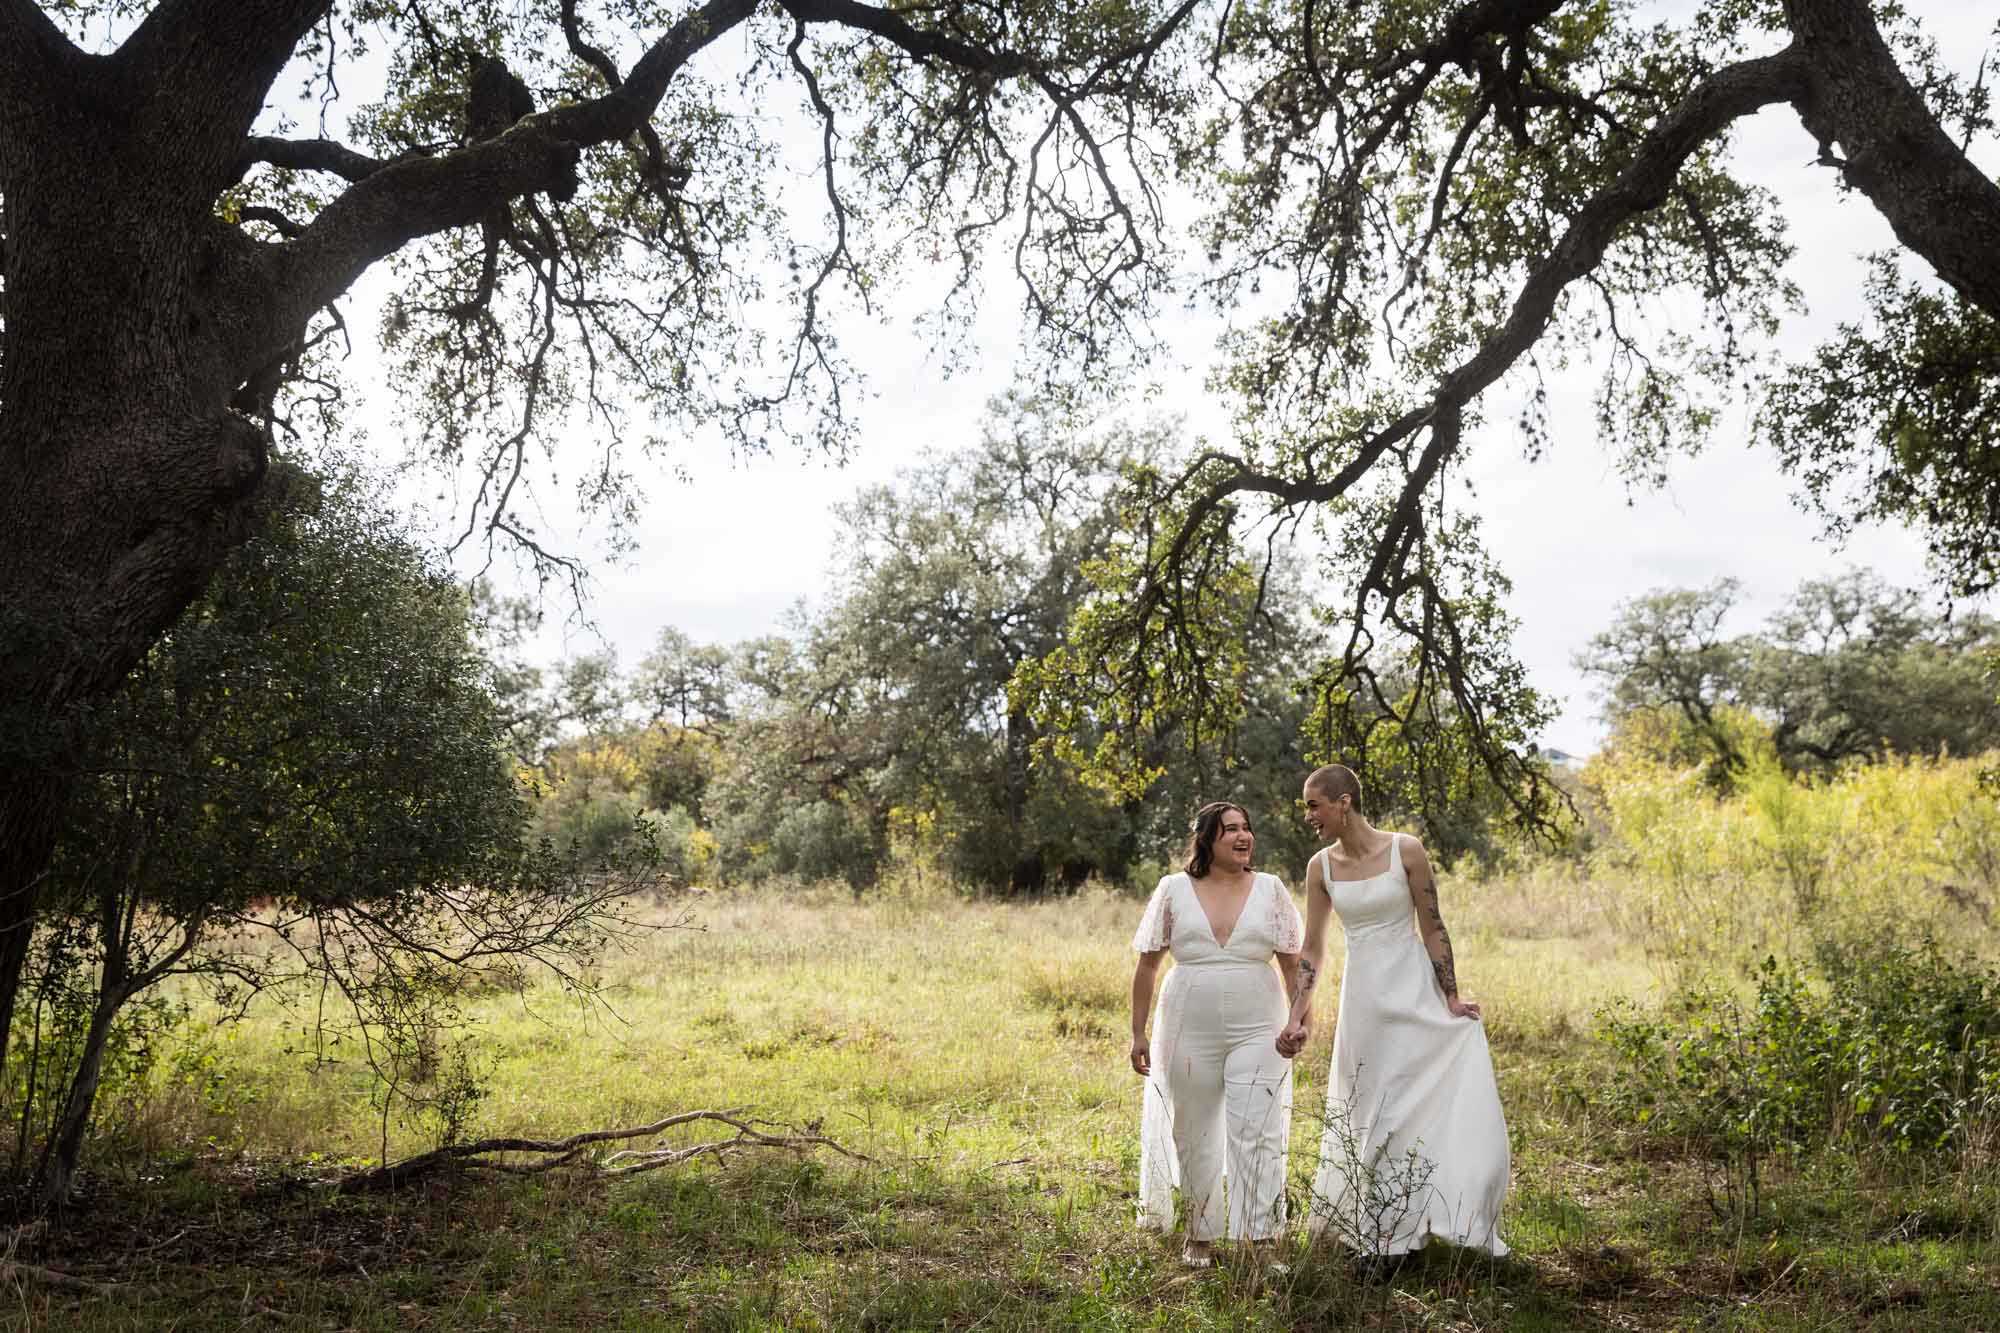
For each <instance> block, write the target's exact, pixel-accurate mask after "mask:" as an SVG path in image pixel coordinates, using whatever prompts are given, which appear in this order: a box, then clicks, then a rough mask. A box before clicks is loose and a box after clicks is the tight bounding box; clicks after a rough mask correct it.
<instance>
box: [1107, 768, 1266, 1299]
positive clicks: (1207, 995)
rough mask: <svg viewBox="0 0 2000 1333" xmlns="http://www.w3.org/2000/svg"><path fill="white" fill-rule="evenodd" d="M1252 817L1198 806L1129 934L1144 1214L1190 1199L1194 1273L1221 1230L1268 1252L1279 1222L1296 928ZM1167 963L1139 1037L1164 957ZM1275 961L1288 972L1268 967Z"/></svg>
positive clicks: (1167, 1211)
mask: <svg viewBox="0 0 2000 1333" xmlns="http://www.w3.org/2000/svg"><path fill="white" fill-rule="evenodd" d="M1256 841H1257V840H1256V834H1255V833H1254V832H1253V831H1252V829H1251V827H1250V816H1249V815H1248V814H1246V813H1245V812H1244V810H1243V807H1242V806H1240V805H1232V804H1230V803H1228V802H1226V801H1217V802H1214V803H1213V804H1210V805H1205V806H1203V807H1202V808H1201V809H1200V810H1199V811H1198V812H1196V814H1195V818H1194V827H1193V832H1192V836H1191V837H1190V838H1189V839H1188V848H1187V860H1186V864H1185V866H1184V868H1183V869H1182V870H1181V871H1180V872H1179V873H1176V874H1172V875H1168V876H1166V877H1165V878H1164V879H1162V880H1161V881H1160V884H1159V887H1158V888H1156V889H1154V890H1153V897H1152V899H1151V901H1149V902H1148V903H1147V904H1146V914H1145V916H1144V917H1143V918H1142V919H1141V920H1140V922H1139V929H1138V931H1137V933H1136V934H1134V935H1133V937H1132V947H1133V948H1134V949H1136V950H1137V951H1138V953H1139V965H1138V968H1137V970H1136V971H1134V973H1133V975H1132V1068H1133V1071H1134V1072H1136V1073H1138V1074H1139V1075H1140V1076H1141V1077H1143V1078H1144V1079H1145V1080H1146V1103H1145V1110H1144V1113H1143V1114H1142V1115H1141V1117H1140V1129H1139V1218H1140V1221H1141V1222H1142V1223H1144V1224H1146V1225H1149V1226H1153V1227H1157V1228H1159V1229H1160V1230H1161V1231H1166V1230H1168V1229H1169V1228H1171V1227H1172V1226H1173V1220H1174V1202H1173V1192H1174V1189H1175V1188H1176V1187H1178V1188H1179V1189H1180V1190H1181V1192H1182V1194H1183V1195H1184V1196H1185V1197H1186V1199H1187V1204H1188V1230H1187V1244H1186V1247H1185V1248H1184V1249H1183V1250H1182V1259H1183V1260H1184V1262H1186V1263H1188V1264H1190V1265H1192V1266H1194V1267H1197V1268H1200V1267H1206V1266H1207V1265H1208V1264H1209V1263H1210V1262H1211V1261H1212V1260H1211V1255H1210V1245H1211V1243H1212V1242H1213V1241H1215V1240H1216V1239H1217V1238H1218V1237H1220V1236H1221V1235H1222V1234H1224V1215H1223V1214H1224V1208H1223V1204H1224V1200H1223V1177H1224V1176H1225V1175H1226V1176H1227V1177H1228V1181H1229V1192H1228V1217H1227V1224H1228V1225H1227V1234H1228V1236H1229V1238H1230V1239H1231V1240H1236V1241H1248V1242H1249V1243H1250V1244H1251V1245H1252V1246H1253V1247H1254V1248H1255V1249H1256V1251H1257V1254H1258V1257H1259V1258H1260V1259H1263V1260H1266V1261H1268V1260H1269V1259H1270V1258H1271V1257H1272V1256H1273V1253H1274V1251H1275V1247H1276V1243H1277V1237H1278V1236H1279V1235H1280V1234H1281V1233H1282V1231H1283V1229H1284V1223H1285V1150H1286V1148H1287V1146H1288V1145H1289V1143H1290V1139H1291V1126H1292V1076H1291V1065H1290V1062H1289V1061H1288V1060H1286V1059H1285V1058H1284V1056H1282V1055H1280V1054H1279V1053H1278V1049H1277V1044H1276V1038H1277V1036H1278V1033H1279V1031H1280V1030H1281V1029H1282V1028H1283V1027H1284V1025H1285V1015H1286V1012H1287V1009H1288V1008H1289V1005H1288V1002H1287V1001H1288V997H1290V996H1293V995H1295V994H1296V993H1297V984H1298V958H1299V949H1300V947H1301V945H1302V943H1303V941H1304V938H1305V927H1304V924H1303V923H1302V922H1301V921H1300V920H1299V911H1298V908H1297V907H1295V906H1293V904H1292V895H1291V894H1290V893H1289V892H1287V891H1286V889H1285V886H1284V884H1283V883H1282V882H1281V881H1280V880H1279V879H1278V877H1277V876H1275V875H1265V874H1259V873H1257V872H1255V871H1253V870H1251V868H1250V860H1251V856H1252V854H1253V853H1254V852H1255V850H1256ZM1169 953H1171V954H1172V955H1173V958H1174V968H1173V970H1172V971H1170V972H1169V973H1168V974H1167V979H1166V983H1165V985H1164V986H1163V987H1162V988H1161V990H1160V1012H1159V1014H1158V1016H1157V1018H1156V1019H1155V1021H1154V1023H1153V1034H1152V1037H1151V1039H1150V1040H1148V1038H1147V1036H1146V1015H1147V1012H1148V1010H1150V1009H1151V1008H1152V1002H1153V990H1154V983H1155V982H1156V981H1157V980H1158V978H1159V972H1160V964H1161V962H1162V960H1163V959H1165V957H1166V956H1167V955H1168V954H1169ZM1273 958H1276V959H1277V961H1278V964H1279V968H1280V969H1281V970H1282V972H1283V976H1284V984H1283V985H1282V986H1280V984H1279V973H1278V972H1276V971H1273V970H1272V967H1271V960H1272V959H1273Z"/></svg>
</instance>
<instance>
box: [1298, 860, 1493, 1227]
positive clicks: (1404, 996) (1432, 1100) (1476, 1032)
mask: <svg viewBox="0 0 2000 1333" xmlns="http://www.w3.org/2000/svg"><path fill="white" fill-rule="evenodd" d="M1392 836H1393V837H1394V842H1393V843H1392V845H1391V847H1390V851H1389V868H1388V869H1387V870H1385V871H1383V872H1382V873H1381V874H1379V875H1376V876H1374V877H1372V878H1369V879H1363V880H1352V881H1349V882H1347V883H1335V882H1334V881H1333V879H1332V877H1331V876H1330V875H1327V876H1326V884H1327V888H1328V892H1329V894H1330V896H1331V898H1332V900H1333V910H1334V912H1335V914H1336V915H1338V917H1339V918H1340V926H1341V930H1342V932H1343V933H1345V935H1346V936H1347V966H1346V970H1345V971H1344V972H1343V973H1342V975H1341V979H1340V1018H1339V1025H1338V1026H1337V1027H1336V1028H1335V1029H1334V1037H1333V1072H1332V1077H1331V1078H1330V1079H1329V1080H1328V1086H1327V1100H1326V1129H1325V1133H1324V1134H1323V1136H1322V1138H1321V1141H1320V1153H1319V1171H1318V1174H1317V1176H1316V1177H1315V1179H1314V1182H1313V1197H1312V1216H1311V1222H1310V1227H1311V1231H1312V1234H1313V1235H1314V1236H1316V1237H1317V1236H1327V1237H1330V1238H1333V1239H1337V1240H1340V1241H1342V1242H1344V1243H1345V1244H1347V1245H1348V1246H1350V1247H1351V1248H1353V1249H1355V1250H1358V1251H1360V1252H1361V1253H1363V1254H1405V1253H1408V1252H1409V1251H1411V1250H1414V1249H1417V1248H1419V1247H1420V1246H1422V1245H1423V1244H1424V1242H1425V1241H1426V1240H1427V1239H1428V1238H1430V1237H1432V1236H1437V1237H1439V1238H1441V1239H1443V1240H1448V1241H1451V1242H1453V1243H1454V1244H1458V1245H1469V1246H1473V1247H1476V1248H1478V1249H1482V1250H1485V1251H1487V1252H1489V1253H1491V1254H1496V1255H1500V1254H1505V1253H1507V1246H1506V1245H1505V1243H1503V1242H1502V1241H1501V1239H1500V1230H1499V1222H1500V1202H1501V1199H1502V1198H1503V1197H1504V1196H1505V1195H1506V1193H1507V1170H1508V1161H1507V1121H1506V1117H1505V1116H1504V1115H1503V1114H1502V1112H1501V1110H1500V1093H1499V1089H1498V1088H1497V1087H1496V1086H1495V1085H1494V1081H1493V1057H1492V1055H1491V1054H1490V1053H1489V1052H1488V1051H1487V1049H1486V1031H1485V1029H1484V1028H1483V1027H1481V1026H1480V1024H1479V1022H1478V1020H1476V1019H1470V1018H1458V1017H1455V1016H1454V1015H1453V1014H1452V1013H1451V1011H1450V1010H1449V1009H1447V1008H1445V1001H1444V992H1443V990H1442V989H1440V987H1439V985H1438V981H1437V977H1436V974H1435V973H1434V972H1433V971H1432V970H1431V959H1430V955H1429V954H1428V953H1426V952H1425V951H1424V946H1423V941H1422V939H1421V938H1420V937H1419V936H1418V935H1417V933H1416V929H1415V919H1414V918H1415V904H1414V902H1413V900H1412V898H1411V896H1410V881H1409V879H1408V877H1407V876H1406V875H1405V874H1404V871H1403V848H1402V841H1403V840H1402V836H1401V835H1400V834H1397V835H1392ZM1326 869H1327V866H1326V865H1322V866H1321V871H1322V873H1323V874H1324V872H1325V871H1326Z"/></svg>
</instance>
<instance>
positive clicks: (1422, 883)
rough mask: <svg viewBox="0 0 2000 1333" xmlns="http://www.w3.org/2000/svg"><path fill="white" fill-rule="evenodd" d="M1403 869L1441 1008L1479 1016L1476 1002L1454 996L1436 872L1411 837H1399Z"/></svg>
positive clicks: (1454, 969) (1455, 985) (1452, 969)
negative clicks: (1408, 882) (1435, 978)
mask: <svg viewBox="0 0 2000 1333" xmlns="http://www.w3.org/2000/svg"><path fill="white" fill-rule="evenodd" d="M1398 836H1401V835H1398ZM1403 873H1404V874H1405V875H1406V876H1408V878H1409V881H1410V897H1411V899H1412V900H1413V901H1414V902H1415V903H1416V908H1417V933H1418V934H1419V935H1421V936H1423V940H1424V952H1425V953H1427V954H1429V955H1430V959H1431V971H1432V973H1433V974H1435V975H1436V977H1437V983H1438V989H1439V990H1441V991H1443V992H1444V1004H1445V1008H1447V1009H1449V1010H1451V1012H1452V1013H1453V1014H1455V1015H1457V1016H1458V1017H1460V1018H1477V1017H1479V1006H1478V1005H1476V1004H1473V1003H1471V1002H1470V1001H1467V1000H1462V999H1460V998H1459V996H1458V969H1457V967H1456V965H1455V964H1454V962H1453V960H1452V956H1451V932H1449V931H1447V930H1446V929H1445V928H1444V913H1442V912H1440V911H1439V910H1438V890H1437V876H1436V875H1435V874H1433V873H1432V871H1431V858H1430V856H1429V855H1428V854H1427V853H1426V852H1425V851H1424V845H1423V844H1422V843H1421V842H1418V841H1417V840H1416V839H1415V838H1411V837H1404V838H1403Z"/></svg>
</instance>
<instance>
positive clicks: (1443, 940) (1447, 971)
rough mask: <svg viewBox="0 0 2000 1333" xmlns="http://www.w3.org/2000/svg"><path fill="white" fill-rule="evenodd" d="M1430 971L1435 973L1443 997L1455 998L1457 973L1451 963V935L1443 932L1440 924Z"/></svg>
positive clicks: (1456, 996)
mask: <svg viewBox="0 0 2000 1333" xmlns="http://www.w3.org/2000/svg"><path fill="white" fill-rule="evenodd" d="M1431 971H1433V972H1435V973H1437V979H1438V989H1439V990H1442V991H1443V992H1444V997H1445V999H1447V1000H1455V999H1457V998H1458V975H1457V973H1456V972H1455V971H1454V969H1453V968H1452V963H1451V936H1449V935H1447V934H1445V933H1444V928H1443V927H1442V926H1440V927H1439V928H1438V953H1437V956H1435V957H1433V958H1432V959H1431Z"/></svg>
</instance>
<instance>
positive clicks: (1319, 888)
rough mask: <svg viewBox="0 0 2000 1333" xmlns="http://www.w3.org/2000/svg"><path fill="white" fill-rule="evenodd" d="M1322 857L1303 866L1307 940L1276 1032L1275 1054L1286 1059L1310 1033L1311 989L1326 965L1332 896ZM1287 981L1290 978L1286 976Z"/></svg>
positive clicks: (1300, 953)
mask: <svg viewBox="0 0 2000 1333" xmlns="http://www.w3.org/2000/svg"><path fill="white" fill-rule="evenodd" d="M1323 866H1324V859H1323V858H1321V857H1319V856H1315V857H1313V859H1312V861H1311V862H1310V863H1308V864H1307V866H1306V941H1305V947H1303V948H1301V949H1300V950H1299V953H1298V965H1297V969H1296V970H1297V972H1298V980H1297V982H1296V983H1295V984H1288V985H1287V986H1286V990H1287V992H1288V993H1289V994H1290V996H1291V1000H1292V1012H1291V1014H1290V1016H1289V1017H1288V1018H1287V1019H1286V1021H1285V1027H1284V1030H1283V1031H1282V1032H1280V1033H1279V1034H1278V1054H1280V1055H1282V1056H1284V1057H1285V1058H1286V1059H1287V1060H1289V1059H1291V1058H1292V1057H1293V1056H1295V1055H1297V1054H1298V1053H1299V1052H1300V1051H1302V1050H1304V1049H1305V1044H1306V1039H1307V1038H1308V1037H1310V1036H1311V1035H1312V1002H1313V989H1314V988H1315V987H1316V986H1318V985H1319V978H1320V972H1321V970H1322V969H1323V968H1324V967H1325V966H1326V923H1327V918H1329V917H1331V916H1332V915H1333V899H1332V898H1330V897H1328V896H1327V894H1328V892H1329V889H1328V887H1327V883H1326V873H1325V870H1324V869H1323V868H1322V867H1323ZM1287 981H1288V983H1289V982H1290V978H1289V977H1287Z"/></svg>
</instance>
